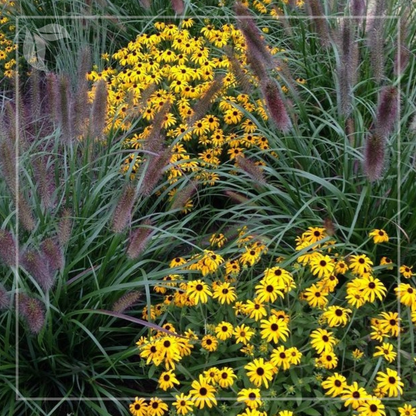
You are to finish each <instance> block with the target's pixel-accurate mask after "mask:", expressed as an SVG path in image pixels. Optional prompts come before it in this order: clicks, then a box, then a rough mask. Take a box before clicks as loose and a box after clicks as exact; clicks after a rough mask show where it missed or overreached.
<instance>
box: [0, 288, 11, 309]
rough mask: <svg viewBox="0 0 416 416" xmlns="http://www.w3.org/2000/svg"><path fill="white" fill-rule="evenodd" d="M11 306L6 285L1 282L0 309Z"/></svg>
mask: <svg viewBox="0 0 416 416" xmlns="http://www.w3.org/2000/svg"><path fill="white" fill-rule="evenodd" d="M9 306H10V296H9V294H8V293H7V290H6V289H5V287H4V286H3V285H2V284H1V283H0V310H4V309H7V308H8V307H9Z"/></svg>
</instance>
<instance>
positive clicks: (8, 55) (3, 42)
mask: <svg viewBox="0 0 416 416" xmlns="http://www.w3.org/2000/svg"><path fill="white" fill-rule="evenodd" d="M6 6H7V7H13V6H14V3H13V2H10V1H7V0H0V79H1V78H3V77H6V78H12V77H13V76H14V68H15V66H16V59H15V53H16V52H15V50H16V47H17V45H15V44H14V43H13V41H12V39H13V37H14V36H15V27H14V25H12V24H10V20H9V18H8V17H6V16H5V15H4V10H5V9H4V8H5V7H6Z"/></svg>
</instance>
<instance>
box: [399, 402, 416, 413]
mask: <svg viewBox="0 0 416 416" xmlns="http://www.w3.org/2000/svg"><path fill="white" fill-rule="evenodd" d="M397 410H398V411H399V414H400V416H416V409H415V408H414V407H413V406H412V405H410V404H408V403H405V404H404V405H403V407H399V408H398V409H397Z"/></svg>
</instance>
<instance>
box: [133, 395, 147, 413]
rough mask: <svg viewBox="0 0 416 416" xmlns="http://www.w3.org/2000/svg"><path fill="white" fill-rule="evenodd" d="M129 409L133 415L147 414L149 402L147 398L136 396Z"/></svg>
mask: <svg viewBox="0 0 416 416" xmlns="http://www.w3.org/2000/svg"><path fill="white" fill-rule="evenodd" d="M129 410H130V413H131V414H132V415H133V416H147V403H146V401H145V399H139V398H138V397H136V398H135V400H134V403H131V404H130V405H129Z"/></svg>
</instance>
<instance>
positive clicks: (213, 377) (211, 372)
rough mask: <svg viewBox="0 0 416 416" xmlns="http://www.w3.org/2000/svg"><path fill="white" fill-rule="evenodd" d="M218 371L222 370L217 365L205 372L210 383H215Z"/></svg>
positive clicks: (205, 376) (204, 374)
mask: <svg viewBox="0 0 416 416" xmlns="http://www.w3.org/2000/svg"><path fill="white" fill-rule="evenodd" d="M218 371H220V370H219V369H218V368H217V367H211V368H209V369H208V370H205V371H204V372H203V376H204V378H205V380H206V381H207V382H208V383H209V384H212V385H215V384H216V382H217V381H216V380H217V374H218Z"/></svg>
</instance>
